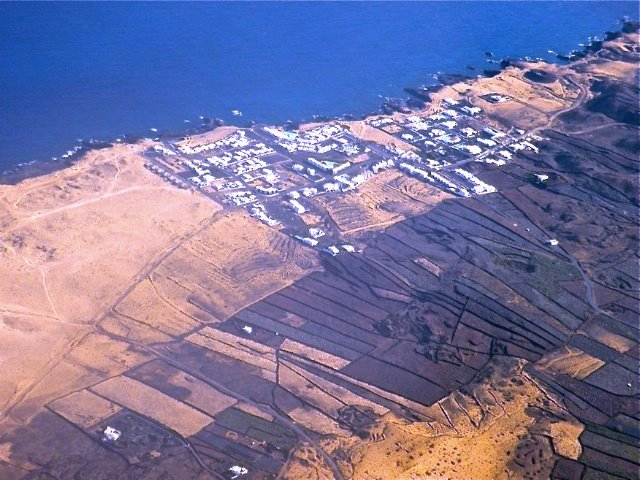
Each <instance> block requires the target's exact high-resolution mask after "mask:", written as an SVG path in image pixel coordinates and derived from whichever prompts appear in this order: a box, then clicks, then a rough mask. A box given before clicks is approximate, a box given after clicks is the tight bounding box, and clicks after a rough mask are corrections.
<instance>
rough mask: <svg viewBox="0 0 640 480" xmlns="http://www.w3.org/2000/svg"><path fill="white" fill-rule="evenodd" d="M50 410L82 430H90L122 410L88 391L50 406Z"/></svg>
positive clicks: (75, 394)
mask: <svg viewBox="0 0 640 480" xmlns="http://www.w3.org/2000/svg"><path fill="white" fill-rule="evenodd" d="M49 408H50V409H51V410H53V411H54V412H56V413H57V414H58V415H60V416H62V417H64V418H65V419H66V420H68V421H70V422H71V423H73V424H74V425H77V426H78V427H80V428H82V429H89V428H92V427H94V426H95V425H97V424H99V423H100V422H101V421H103V420H104V419H106V418H109V417H110V416H112V415H114V414H116V413H118V412H120V411H121V410H122V408H121V407H120V406H118V405H116V404H115V403H113V402H110V401H109V400H107V399H105V398H102V397H99V396H98V395H96V394H94V393H91V392H89V391H87V390H81V391H79V392H75V393H72V394H71V395H67V396H66V397H63V398H60V399H58V400H55V401H53V402H52V403H50V404H49Z"/></svg>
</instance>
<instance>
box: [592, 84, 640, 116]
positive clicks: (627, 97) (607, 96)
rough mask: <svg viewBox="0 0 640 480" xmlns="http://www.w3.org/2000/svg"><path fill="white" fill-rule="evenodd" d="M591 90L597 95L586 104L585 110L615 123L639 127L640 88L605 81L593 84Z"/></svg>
mask: <svg viewBox="0 0 640 480" xmlns="http://www.w3.org/2000/svg"><path fill="white" fill-rule="evenodd" d="M591 90H592V91H593V92H594V93H599V95H598V96H597V97H595V98H593V99H591V100H589V101H588V102H587V104H586V107H587V110H589V111H590V112H597V113H602V114H604V115H606V116H607V117H609V118H611V119H613V120H615V121H616V122H622V123H629V124H631V125H640V111H639V107H638V98H639V96H640V88H638V86H637V85H630V84H622V83H615V82H613V81H611V80H609V79H605V80H601V81H597V82H594V83H593V85H592V86H591Z"/></svg>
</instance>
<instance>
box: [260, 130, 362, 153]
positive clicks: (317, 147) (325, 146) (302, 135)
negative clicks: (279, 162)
mask: <svg viewBox="0 0 640 480" xmlns="http://www.w3.org/2000/svg"><path fill="white" fill-rule="evenodd" d="M264 131H265V132H267V133H269V134H271V135H272V136H273V137H275V138H276V143H277V144H278V145H279V146H280V147H282V148H284V149H285V150H286V151H287V152H289V153H294V152H312V153H320V154H326V153H329V152H331V151H335V152H339V153H343V154H345V155H347V156H352V155H357V154H358V153H360V152H361V147H360V145H359V142H358V141H357V140H356V139H354V138H353V137H351V136H350V135H349V134H348V131H347V129H346V127H344V126H343V125H340V124H337V123H328V124H323V125H321V126H319V127H316V128H313V129H311V130H307V131H305V132H291V131H284V130H281V129H278V128H272V127H265V128H264Z"/></svg>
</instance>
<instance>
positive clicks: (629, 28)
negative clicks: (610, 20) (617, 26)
mask: <svg viewBox="0 0 640 480" xmlns="http://www.w3.org/2000/svg"><path fill="white" fill-rule="evenodd" d="M621 30H622V33H637V32H638V31H639V30H640V22H638V21H637V20H626V21H625V22H624V23H623V24H622V29H621Z"/></svg>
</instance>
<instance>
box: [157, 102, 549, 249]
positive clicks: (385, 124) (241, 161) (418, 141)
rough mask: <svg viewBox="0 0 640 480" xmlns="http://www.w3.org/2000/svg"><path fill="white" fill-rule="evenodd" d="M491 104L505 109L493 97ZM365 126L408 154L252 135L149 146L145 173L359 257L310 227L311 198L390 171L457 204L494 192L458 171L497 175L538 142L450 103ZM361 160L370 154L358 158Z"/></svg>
mask: <svg viewBox="0 0 640 480" xmlns="http://www.w3.org/2000/svg"><path fill="white" fill-rule="evenodd" d="M487 98H490V100H488V101H492V102H503V101H507V100H509V98H508V97H506V96H501V95H499V94H491V96H490V97H487ZM365 122H366V123H367V124H368V125H370V126H371V127H373V128H376V129H379V130H382V131H383V132H385V133H387V134H389V135H393V136H394V137H396V138H398V139H400V140H401V141H402V142H404V146H403V144H402V142H396V143H390V144H386V145H384V147H383V146H382V145H377V144H372V143H369V142H366V141H364V140H361V139H358V138H357V137H355V136H354V135H353V134H352V133H351V132H350V130H349V127H348V126H347V124H345V123H340V122H329V123H325V124H322V125H319V126H317V127H315V128H312V129H310V130H306V131H290V130H285V129H282V128H275V127H252V128H250V129H239V130H236V131H235V132H233V133H232V134H230V135H228V136H227V137H225V138H223V139H221V140H217V141H215V142H210V143H205V144H200V145H198V146H190V145H189V143H188V142H181V143H178V144H172V143H166V144H160V145H155V146H154V147H153V151H152V152H151V153H150V155H154V157H153V159H154V161H150V162H149V164H148V168H150V169H151V170H152V171H154V172H155V173H157V174H158V175H160V176H163V177H164V178H166V179H167V180H169V181H171V182H173V183H175V184H176V185H178V186H180V187H182V188H185V187H187V183H186V182H187V181H189V182H190V183H191V184H193V185H194V186H196V187H198V188H200V189H202V190H203V192H204V193H205V194H207V195H210V196H212V197H215V198H216V199H219V200H222V201H224V202H227V203H228V204H230V205H235V206H243V207H244V208H246V209H247V211H248V212H249V214H250V215H251V216H252V217H254V218H256V219H257V220H259V221H260V222H262V223H264V224H265V225H268V226H269V227H273V228H278V229H282V231H283V232H285V233H287V234H289V235H291V236H292V237H293V238H296V239H297V240H299V241H300V242H302V243H304V244H306V245H308V246H311V247H314V248H318V249H321V250H323V251H325V252H327V253H329V254H331V255H337V254H338V253H341V252H350V253H354V252H356V249H355V247H353V246H352V245H348V244H346V245H340V243H339V241H338V242H336V232H325V231H324V230H323V229H321V228H320V227H311V228H309V227H308V226H307V225H306V223H305V218H309V217H305V214H307V213H309V212H311V213H320V214H322V211H320V210H318V211H316V212H314V210H316V209H317V208H318V206H317V205H316V204H315V202H314V201H313V197H315V196H317V195H325V194H340V193H342V192H348V191H351V190H354V189H357V188H358V187H359V186H361V185H362V184H364V183H365V182H367V181H368V180H369V179H370V178H372V177H373V176H375V175H377V174H380V173H381V172H383V171H385V170H389V169H394V170H398V171H400V172H403V173H405V174H407V175H409V176H412V177H414V178H416V179H419V180H420V181H423V182H425V183H429V184H432V185H434V186H436V187H438V188H441V189H443V190H447V191H449V192H451V193H453V194H455V195H458V196H462V197H469V196H472V195H485V194H489V193H492V192H495V191H496V189H495V187H494V186H492V185H490V184H488V183H486V182H484V181H482V180H480V179H479V178H478V177H477V176H476V175H475V174H474V173H472V171H469V170H468V169H466V168H462V167H463V166H465V165H468V164H471V163H476V162H477V163H485V164H492V165H496V166H500V165H504V164H506V163H507V162H509V161H510V160H511V159H512V158H513V156H514V155H515V154H517V152H519V151H522V150H531V151H533V152H537V151H538V149H537V147H536V146H535V144H534V142H535V141H537V140H539V138H538V137H535V136H526V134H525V132H523V131H519V130H516V131H510V132H503V131H501V130H499V129H497V128H495V127H492V126H490V125H489V124H488V123H487V122H486V120H485V119H484V118H483V115H482V110H481V109H480V108H479V107H477V106H475V105H472V104H470V103H468V102H465V101H457V100H454V99H447V100H445V101H444V103H443V106H442V109H441V110H440V111H438V112H437V113H432V114H430V115H420V114H411V115H404V116H403V115H398V116H393V117H392V116H378V117H370V118H368V119H366V120H365ZM363 152H364V153H365V154H366V155H362V156H358V157H357V158H356V157H354V156H355V155H358V154H360V153H363ZM162 162H164V163H167V164H172V165H173V166H176V165H177V166H179V167H180V168H181V169H183V171H184V172H185V173H184V178H181V177H180V176H179V175H174V174H172V173H170V172H169V171H168V170H166V169H164V168H162V166H161V164H162ZM174 170H176V169H175V168H174ZM472 170H473V169H472ZM474 171H475V170H474Z"/></svg>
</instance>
